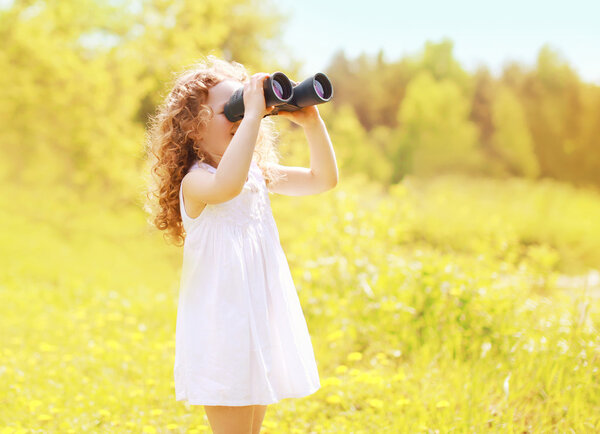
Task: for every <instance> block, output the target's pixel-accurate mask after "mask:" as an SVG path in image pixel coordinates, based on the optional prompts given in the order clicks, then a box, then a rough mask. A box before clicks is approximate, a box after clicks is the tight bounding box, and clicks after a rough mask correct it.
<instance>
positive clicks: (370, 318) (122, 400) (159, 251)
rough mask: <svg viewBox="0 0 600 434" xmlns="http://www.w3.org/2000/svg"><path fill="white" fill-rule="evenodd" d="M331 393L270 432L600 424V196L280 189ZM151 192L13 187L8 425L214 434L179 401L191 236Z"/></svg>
mask: <svg viewBox="0 0 600 434" xmlns="http://www.w3.org/2000/svg"><path fill="white" fill-rule="evenodd" d="M271 202H272V207H273V212H274V214H275V218H276V221H277V223H278V227H279V232H280V238H281V243H282V246H283V248H284V250H285V252H286V254H287V258H288V262H289V264H290V267H291V270H292V274H293V277H294V281H295V283H296V287H297V290H298V295H299V297H300V301H301V303H302V306H303V309H304V312H305V315H306V319H307V323H308V327H309V330H310V333H311V336H312V341H313V345H314V348H315V355H316V358H317V362H318V368H319V373H320V377H321V388H320V390H318V391H317V392H316V393H315V394H313V395H311V396H308V397H306V398H302V399H286V400H283V401H281V402H280V403H278V404H275V405H272V406H270V407H269V409H268V411H267V414H266V418H265V421H264V425H263V431H262V432H263V433H337V432H340V433H350V432H352V433H373V432H377V433H379V432H392V433H398V432H430V433H436V432H442V433H445V432H519V433H522V432H578V433H579V432H597V431H599V430H600V390H599V384H600V381H599V380H600V373H599V372H598V368H599V366H600V338H599V336H598V326H599V322H600V313H599V307H600V284H599V280H600V278H599V274H598V270H599V269H600V249H599V248H598V247H600V225H598V222H599V221H600V195H599V194H598V193H597V192H594V191H591V190H583V189H576V188H574V187H571V186H569V185H567V184H562V183H559V182H555V181H549V180H542V181H537V182H534V181H527V180H524V179H516V178H515V179H506V180H499V179H495V180H494V179H486V178H479V179H477V178H465V177H461V176H445V177H438V178H433V179H430V180H424V179H420V178H415V177H407V178H405V179H404V180H403V182H401V183H397V184H395V185H392V186H391V187H390V188H389V189H387V190H384V189H383V188H381V187H379V185H378V184H372V183H369V182H368V180H367V179H366V178H364V177H361V176H348V177H342V178H340V183H339V184H338V186H337V187H336V188H335V189H334V190H331V191H329V192H327V193H324V194H321V195H317V196H308V197H285V196H278V195H271ZM145 219H146V216H145V215H144V213H143V211H142V209H141V206H140V205H139V204H136V203H127V202H123V203H116V202H114V201H111V200H109V199H108V198H103V197H88V196H85V195H82V196H76V195H75V194H74V193H73V192H72V191H71V190H69V189H66V188H65V189H62V190H61V189H60V188H59V189H53V190H49V189H24V188H18V187H16V186H11V185H5V186H3V187H2V194H0V225H1V227H2V231H0V245H1V246H2V248H1V250H0V261H1V263H2V267H1V268H0V299H1V300H2V311H1V315H0V330H1V333H2V338H1V340H2V348H1V350H0V351H1V352H0V354H1V359H0V433H2V434H4V433H30V432H61V433H79V432H143V433H184V432H186V433H202V432H210V429H209V426H208V422H207V420H206V418H205V416H204V411H203V409H202V407H195V406H188V405H186V404H184V403H182V402H175V395H174V385H173V378H172V369H173V362H174V337H175V318H176V309H177V295H178V289H179V288H178V285H179V281H178V279H179V271H180V265H181V264H180V263H181V249H180V248H178V247H175V246H171V245H168V244H166V243H165V241H164V240H163V239H162V237H161V235H160V234H159V233H157V232H156V231H155V230H153V229H152V228H151V227H150V226H149V225H147V223H146V222H145Z"/></svg>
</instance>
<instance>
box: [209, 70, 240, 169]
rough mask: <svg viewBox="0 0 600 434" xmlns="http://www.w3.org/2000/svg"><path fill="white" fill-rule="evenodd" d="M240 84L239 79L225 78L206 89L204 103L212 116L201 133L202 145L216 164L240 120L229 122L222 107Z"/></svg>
mask: <svg viewBox="0 0 600 434" xmlns="http://www.w3.org/2000/svg"><path fill="white" fill-rule="evenodd" d="M241 86H242V83H240V82H239V81H235V80H225V81H222V82H220V83H219V84H217V85H215V86H213V87H211V88H210V89H209V90H208V99H207V100H206V105H208V106H210V108H212V110H213V112H214V116H213V117H212V118H211V119H210V121H208V124H207V125H206V129H205V130H204V133H203V134H202V146H203V148H204V150H205V151H206V152H208V153H209V154H210V155H211V157H212V158H213V160H215V161H216V162H217V164H218V162H219V161H220V160H221V157H222V156H223V154H224V153H225V150H226V149H227V146H228V145H229V142H230V141H231V139H232V137H233V134H234V133H235V131H236V130H237V128H238V126H239V124H240V121H238V122H229V120H228V119H227V117H226V116H225V114H224V113H223V107H224V106H225V104H226V103H227V101H229V98H230V97H231V95H232V94H233V92H234V91H235V90H236V89H238V88H239V87H241Z"/></svg>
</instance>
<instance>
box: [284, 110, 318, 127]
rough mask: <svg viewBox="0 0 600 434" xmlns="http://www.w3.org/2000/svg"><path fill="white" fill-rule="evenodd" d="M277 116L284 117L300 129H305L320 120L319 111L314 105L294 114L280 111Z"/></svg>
mask: <svg viewBox="0 0 600 434" xmlns="http://www.w3.org/2000/svg"><path fill="white" fill-rule="evenodd" d="M277 114H278V116H281V117H284V118H287V119H289V120H290V121H292V122H293V123H295V124H297V125H300V126H301V127H307V126H308V125H310V124H313V123H316V122H318V121H319V119H320V117H321V116H320V115H319V110H318V109H317V106H316V105H309V106H306V107H303V108H301V109H300V110H296V111H294V112H286V111H280V112H279V113H277Z"/></svg>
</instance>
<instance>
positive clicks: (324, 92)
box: [314, 73, 333, 100]
mask: <svg viewBox="0 0 600 434" xmlns="http://www.w3.org/2000/svg"><path fill="white" fill-rule="evenodd" d="M314 88H315V92H316V93H317V95H318V96H319V97H320V98H323V99H324V100H329V98H331V96H332V94H333V88H332V86H331V82H330V81H329V79H328V78H327V76H326V75H325V74H321V73H318V74H315V83H314Z"/></svg>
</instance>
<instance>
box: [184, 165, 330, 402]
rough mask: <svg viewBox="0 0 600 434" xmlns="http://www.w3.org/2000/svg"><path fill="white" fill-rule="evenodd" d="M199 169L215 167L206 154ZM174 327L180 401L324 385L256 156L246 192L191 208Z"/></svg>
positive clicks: (271, 398) (257, 397)
mask: <svg viewBox="0 0 600 434" xmlns="http://www.w3.org/2000/svg"><path fill="white" fill-rule="evenodd" d="M190 170H209V171H211V172H213V173H214V172H216V169H215V168H214V167H212V166H210V165H208V164H206V163H204V162H201V163H200V162H197V163H196V164H194V165H193V166H192V168H191V169H190ZM179 203H180V210H181V217H182V221H183V226H184V229H185V231H186V239H185V242H184V247H183V266H182V271H181V282H180V292H179V302H178V308H177V325H176V337H175V365H174V377H175V395H176V401H181V400H187V402H188V403H189V404H192V405H228V406H242V405H255V404H262V405H266V404H273V403H276V402H278V401H279V400H281V399H283V398H299V397H303V396H306V395H310V394H312V393H314V392H315V391H317V390H318V389H319V387H320V382H319V374H318V370H317V364H316V361H315V356H314V353H313V348H312V343H311V339H310V335H309V332H308V328H307V324H306V320H305V318H304V315H303V313H302V308H301V306H300V301H299V299H298V295H297V292H296V288H295V286H294V283H293V280H292V276H291V273H290V269H289V266H288V262H287V259H286V257H285V254H284V252H283V249H282V247H281V244H280V239H279V232H278V230H277V226H276V224H275V220H274V218H273V214H272V211H271V201H270V199H269V192H268V190H267V186H266V183H265V180H264V178H263V175H262V172H261V170H260V168H259V167H258V165H257V164H256V162H255V161H254V160H253V161H252V163H251V166H250V170H249V173H248V179H247V181H246V183H245V185H244V187H243V190H242V191H241V193H240V194H239V195H238V196H236V197H234V198H233V199H231V200H229V201H227V202H223V203H219V204H208V205H206V207H205V208H204V210H203V211H202V213H201V214H200V215H199V216H198V217H197V218H194V219H192V218H190V217H189V216H188V215H187V214H186V212H185V207H184V203H183V195H182V189H181V186H180V188H179Z"/></svg>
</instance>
